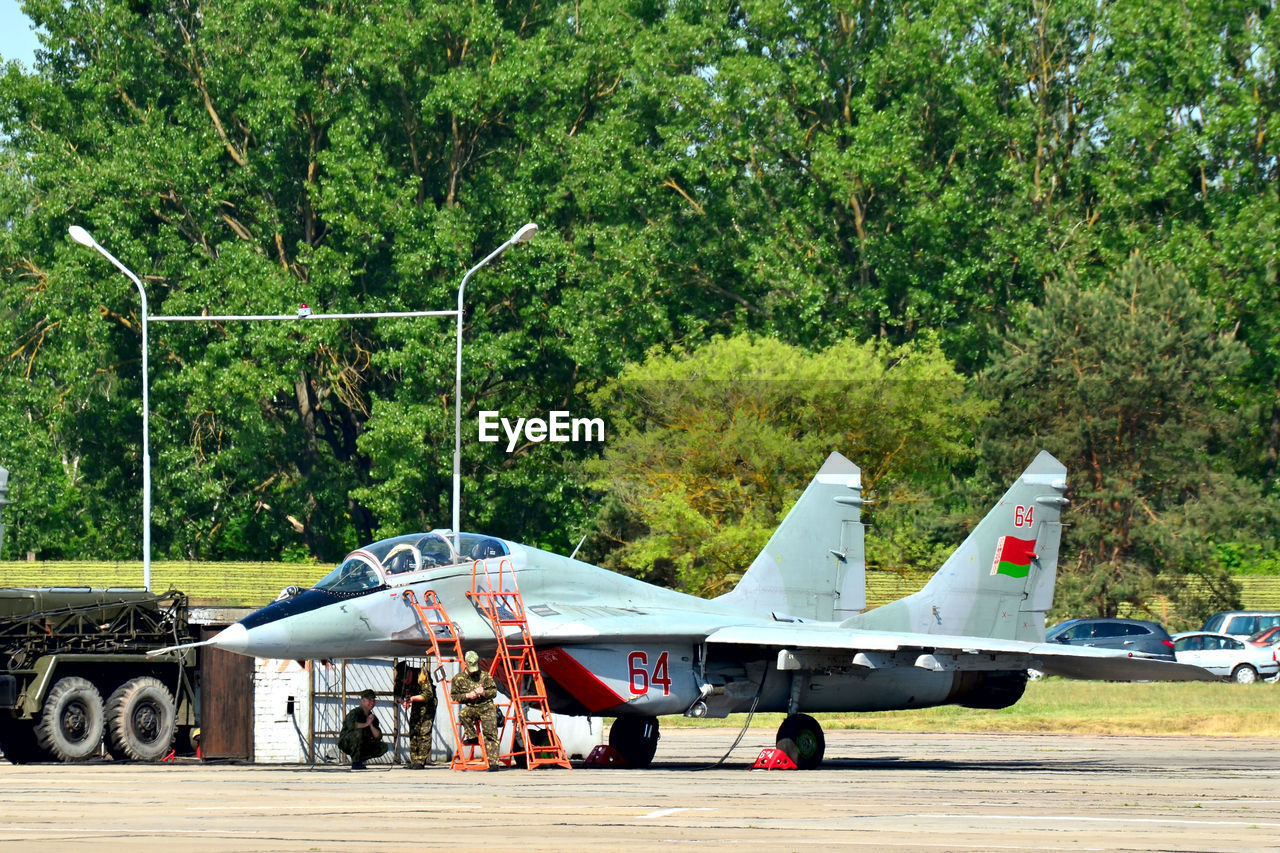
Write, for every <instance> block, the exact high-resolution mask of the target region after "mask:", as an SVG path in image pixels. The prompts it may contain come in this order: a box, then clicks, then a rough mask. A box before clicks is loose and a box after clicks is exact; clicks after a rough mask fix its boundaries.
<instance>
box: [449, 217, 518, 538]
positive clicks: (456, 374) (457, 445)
mask: <svg viewBox="0 0 1280 853" xmlns="http://www.w3.org/2000/svg"><path fill="white" fill-rule="evenodd" d="M537 233H538V226H537V225H535V224H534V223H532V222H529V223H526V224H525V225H523V226H521V228H520V230H519V231H517V232H516V233H515V234H512V235H511V238H510V239H509V240H507V242H505V243H503V244H502V245H501V246H499V247H498V248H496V249H494V250H493V251H492V252H490V253H489V254H488V255H486V256H485V258H484V260H482V261H480V263H478V264H476V265H475V266H473V267H472V268H471V269H469V270H467V274H466V275H464V276H463V277H462V284H460V285H458V317H457V321H458V322H457V361H456V362H455V363H454V371H453V534H454V541H455V543H456V541H457V535H458V532H459V530H460V528H461V524H462V474H461V472H462V296H463V291H465V290H466V289H467V280H468V279H469V278H471V275H472V273H474V272H475V271H476V270H478V269H480V268H481V267H482V266H484V265H485V264H487V263H489V261H491V260H493V259H494V258H496V257H498V256H499V255H501V254H502V253H503V252H505V251H506V250H507V249H509V248H510V247H511V246H513V245H515V244H516V243H527V242H528V241H530V240H532V239H533V235H534V234H537Z"/></svg>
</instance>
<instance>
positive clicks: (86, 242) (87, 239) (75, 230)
mask: <svg viewBox="0 0 1280 853" xmlns="http://www.w3.org/2000/svg"><path fill="white" fill-rule="evenodd" d="M67 233H68V234H70V235H71V239H72V240H75V241H76V242H77V243H79V244H80V245H81V246H88V247H89V248H90V249H92V248H94V247H95V246H97V245H98V241H97V240H95V239H93V236H92V235H90V234H89V232H88V231H86V230H84V229H83V228H81V227H80V226H79V225H72V226H71V227H70V228H68V229H67Z"/></svg>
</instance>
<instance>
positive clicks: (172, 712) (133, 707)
mask: <svg viewBox="0 0 1280 853" xmlns="http://www.w3.org/2000/svg"><path fill="white" fill-rule="evenodd" d="M107 728H108V732H109V734H108V741H109V743H108V751H109V752H110V753H111V756H112V757H113V758H118V759H130V760H133V761H159V760H160V759H162V758H164V757H165V756H166V755H168V754H169V750H170V749H171V748H172V747H173V738H174V734H175V733H176V732H177V708H176V707H175V705H174V701H173V696H172V695H171V694H170V693H169V688H167V687H165V686H164V684H163V683H161V682H160V681H159V680H158V679H155V678H151V677H149V676H144V677H141V678H135V679H133V680H131V681H127V682H125V683H124V684H122V685H121V686H120V687H119V688H117V689H116V691H115V692H114V693H112V694H111V698H110V699H109V700H107Z"/></svg>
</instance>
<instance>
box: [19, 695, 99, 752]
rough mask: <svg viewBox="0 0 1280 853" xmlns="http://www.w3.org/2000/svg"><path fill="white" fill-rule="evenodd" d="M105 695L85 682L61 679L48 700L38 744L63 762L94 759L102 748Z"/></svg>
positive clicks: (42, 712)
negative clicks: (103, 699) (95, 754)
mask: <svg viewBox="0 0 1280 853" xmlns="http://www.w3.org/2000/svg"><path fill="white" fill-rule="evenodd" d="M102 720H103V709H102V694H101V693H99V692H98V688H96V687H94V686H93V685H92V684H91V683H89V682H88V681H85V680H84V679H83V678H76V677H74V676H72V677H69V678H63V679H59V680H58V682H57V683H56V684H54V685H53V689H52V690H50V691H49V695H48V696H46V697H45V700H44V707H43V708H41V709H40V718H39V720H38V721H37V722H36V726H35V731H36V740H37V741H38V742H39V743H40V746H41V747H42V748H43V749H45V750H47V751H48V752H49V754H50V755H52V756H53V757H54V758H56V759H58V760H59V761H84V760H85V759H86V758H92V757H93V754H94V753H96V752H97V751H98V747H99V746H100V745H101V744H102Z"/></svg>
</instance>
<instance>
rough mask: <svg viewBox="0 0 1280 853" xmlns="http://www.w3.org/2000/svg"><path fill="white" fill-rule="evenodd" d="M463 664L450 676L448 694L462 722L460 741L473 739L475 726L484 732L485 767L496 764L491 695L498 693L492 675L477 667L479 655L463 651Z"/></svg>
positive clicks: (495, 716) (494, 712) (494, 711)
mask: <svg viewBox="0 0 1280 853" xmlns="http://www.w3.org/2000/svg"><path fill="white" fill-rule="evenodd" d="M464 660H465V661H466V664H467V665H466V668H465V669H464V670H463V671H462V672H459V673H458V674H457V675H455V676H454V677H453V684H452V686H451V687H450V689H449V698H451V699H452V700H453V701H454V702H456V703H458V705H459V706H461V707H460V710H459V711H458V719H459V720H460V721H461V722H462V731H463V743H475V742H476V738H477V736H478V733H477V731H476V728H477V726H478V727H479V728H481V729H482V730H483V732H484V751H485V755H486V756H488V758H489V769H490V770H492V769H494V768H496V767H497V766H498V754H499V753H498V710H497V708H495V707H494V706H493V699H494V697H495V696H497V695H498V685H497V684H496V683H494V680H493V676H492V675H490V674H489V673H487V672H485V671H484V670H482V669H480V656H479V655H478V654H476V653H475V652H474V651H471V652H467V654H466V657H465V658H464Z"/></svg>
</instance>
